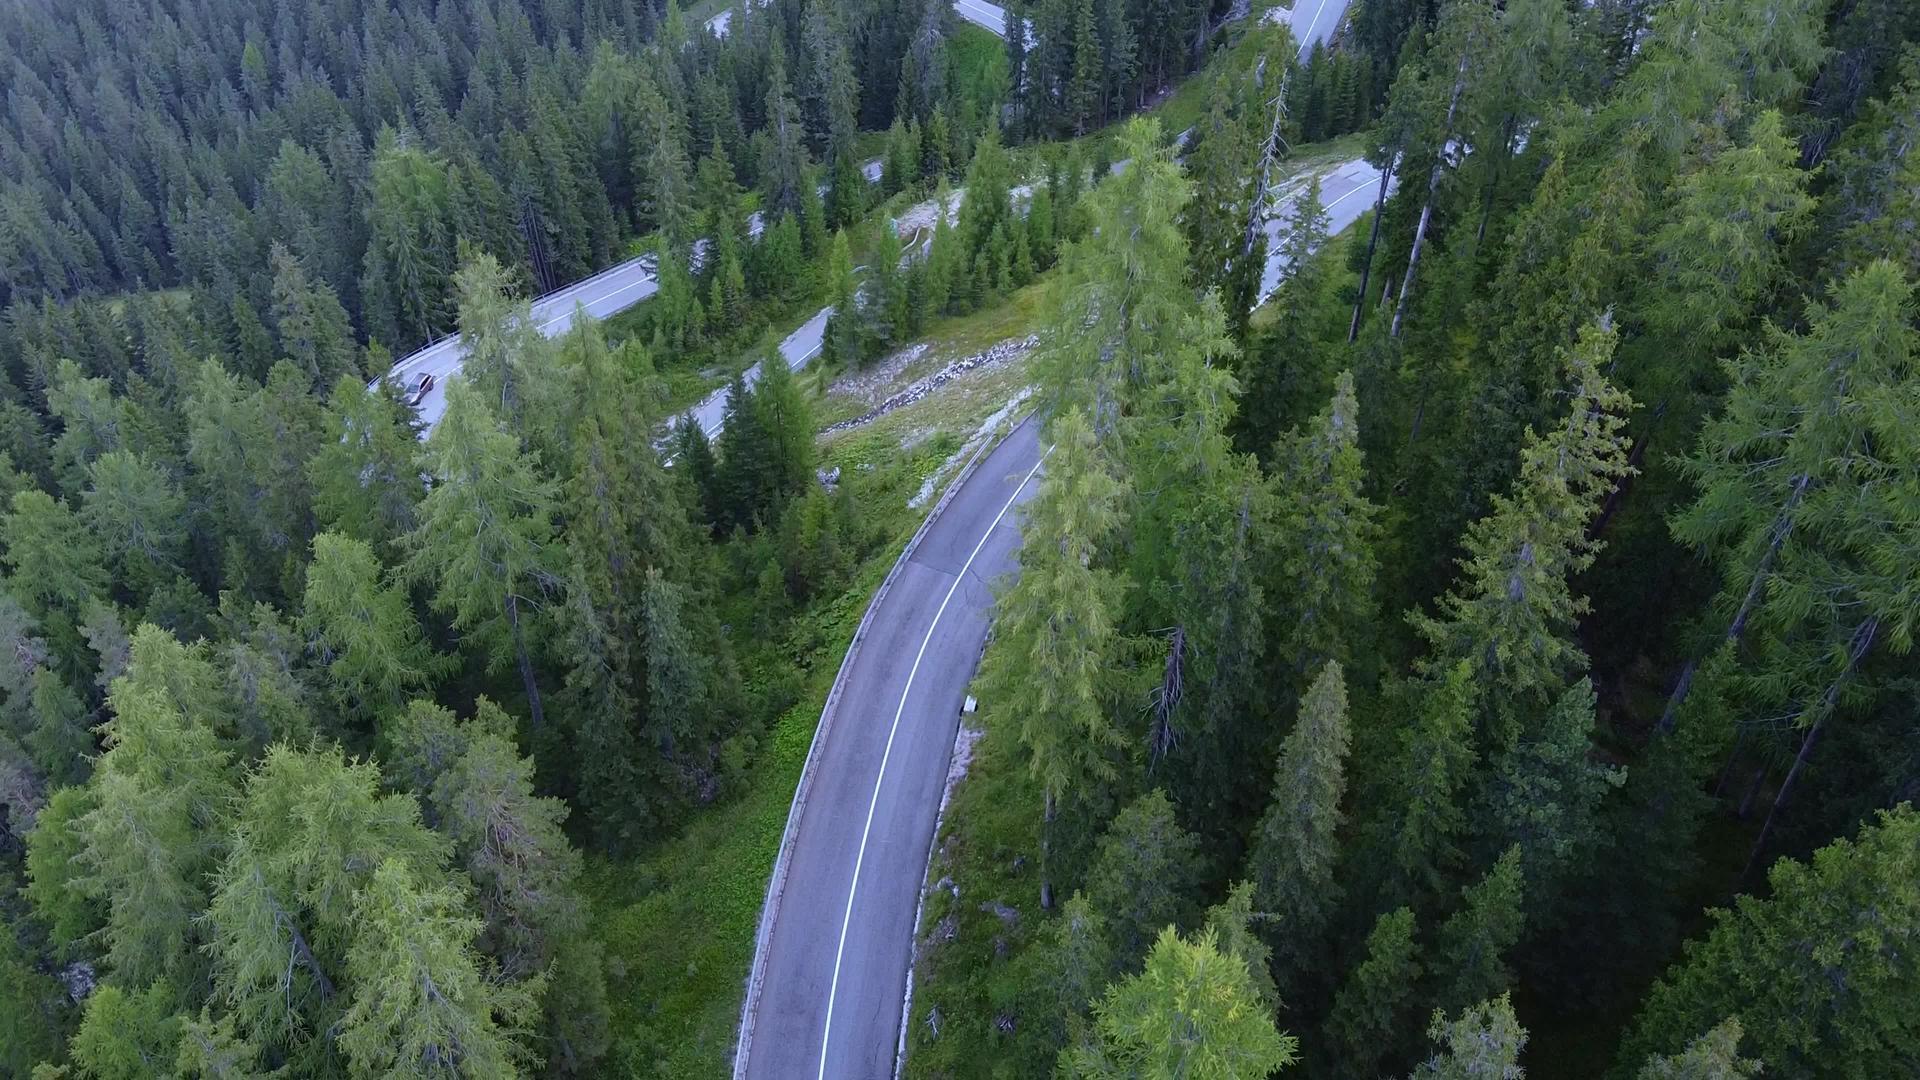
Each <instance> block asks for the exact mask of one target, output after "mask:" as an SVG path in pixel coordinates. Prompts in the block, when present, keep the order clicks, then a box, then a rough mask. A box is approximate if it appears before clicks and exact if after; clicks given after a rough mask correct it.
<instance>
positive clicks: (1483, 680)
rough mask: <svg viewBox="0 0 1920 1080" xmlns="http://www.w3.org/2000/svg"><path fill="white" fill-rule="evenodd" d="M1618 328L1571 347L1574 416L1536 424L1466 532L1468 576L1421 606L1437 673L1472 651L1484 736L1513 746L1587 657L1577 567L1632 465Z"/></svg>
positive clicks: (1487, 743)
mask: <svg viewBox="0 0 1920 1080" xmlns="http://www.w3.org/2000/svg"><path fill="white" fill-rule="evenodd" d="M1614 340H1615V335H1614V333H1613V331H1611V330H1609V329H1603V328H1590V329H1588V330H1587V331H1586V332H1584V333H1583V334H1582V335H1581V340H1580V344H1579V346H1577V347H1576V348H1575V349H1573V350H1571V351H1570V352H1569V353H1568V354H1567V355H1566V358H1565V359H1566V365H1567V384H1568V390H1569V396H1570V397H1571V399H1572V400H1571V401H1570V402H1569V406H1568V409H1567V413H1566V418H1565V420H1564V421H1563V422H1562V423H1561V424H1560V426H1559V427H1557V428H1556V429H1554V430H1552V431H1550V432H1548V433H1547V434H1545V435H1532V436H1530V437H1529V438H1528V439H1527V441H1526V446H1525V447H1524V449H1523V450H1522V451H1521V462H1520V474H1519V478H1518V479H1517V480H1516V481H1515V482H1514V487H1513V490H1512V493H1511V494H1509V495H1504V496H1496V497H1495V499H1494V508H1493V512H1492V513H1491V514H1490V515H1488V516H1487V517H1485V518H1483V519H1481V520H1480V521H1478V522H1475V523H1474V525H1473V527H1472V529H1471V530H1469V532H1468V534H1467V537H1466V548H1467V558H1466V559H1465V560H1464V561H1463V563H1462V566H1461V569H1462V577H1463V580H1462V582H1461V583H1460V584H1458V585H1456V586H1455V587H1454V588H1453V589H1452V590H1450V591H1449V592H1448V593H1447V594H1446V595H1445V596H1443V597H1441V599H1440V602H1439V614H1438V615H1437V616H1428V615H1424V614H1420V613H1415V614H1413V615H1412V616H1410V618H1411V621H1412V622H1413V624H1414V627H1415V629H1417V630H1418V631H1419V633H1420V636H1421V637H1423V638H1425V639H1426V641H1427V643H1428V646H1429V648H1430V653H1429V655H1428V657H1427V659H1425V660H1424V661H1422V663H1421V669H1422V671H1423V672H1424V673H1425V674H1426V676H1427V677H1428V678H1429V679H1432V678H1436V677H1439V676H1440V675H1442V674H1443V673H1444V672H1446V671H1447V670H1449V669H1450V668H1451V667H1452V666H1453V665H1454V664H1455V663H1458V662H1460V661H1463V660H1464V661H1467V662H1468V663H1470V664H1471V665H1472V668H1473V680H1474V682H1475V683H1476V684H1477V685H1478V686H1479V688H1480V693H1481V695H1482V700H1483V701H1484V702H1485V705H1483V706H1482V708H1481V710H1480V713H1481V719H1480V723H1479V728H1480V730H1479V737H1480V745H1481V746H1483V747H1486V748H1489V752H1490V753H1498V752H1502V751H1505V750H1506V749H1508V748H1510V747H1512V746H1513V744H1514V743H1515V741H1516V740H1517V739H1518V738H1519V737H1520V736H1521V734H1522V733H1523V731H1524V730H1525V729H1526V728H1527V726H1528V722H1529V720H1530V718H1531V717H1532V716H1534V715H1537V712H1538V711H1543V710H1544V709H1545V707H1546V706H1547V705H1549V704H1550V703H1551V702H1552V701H1553V699H1554V698H1555V697H1557V696H1558V694H1559V692H1560V691H1561V690H1562V689H1563V688H1564V687H1565V686H1566V685H1567V681H1568V678H1569V675H1570V674H1571V672H1572V671H1574V670H1575V669H1577V668H1578V667H1579V666H1580V665H1581V664H1582V663H1583V661H1584V657H1583V656H1582V655H1581V652H1580V649H1579V646H1578V645H1577V644H1575V642H1574V641H1573V638H1572V622H1573V619H1574V618H1575V617H1577V616H1578V615H1579V614H1581V613H1582V612H1584V611H1585V610H1586V608H1587V604H1586V601H1585V599H1584V598H1582V597H1578V596H1576V595H1574V594H1573V591H1572V588H1571V583H1570V580H1569V579H1570V578H1571V576H1572V575H1573V574H1576V573H1578V572H1580V571H1582V570H1585V569H1586V568H1587V567H1588V566H1589V565H1590V564H1591V563H1592V561H1593V554H1592V553H1593V547H1594V541H1593V540H1592V538H1591V537H1589V535H1588V531H1587V525H1588V523H1589V522H1590V521H1592V520H1593V516H1594V514H1596V513H1597V512H1598V511H1599V508H1600V500H1601V499H1602V498H1603V497H1604V496H1605V495H1606V494H1607V492H1608V491H1610V490H1611V489H1612V487H1613V485H1614V484H1615V483H1616V482H1617V481H1618V480H1619V478H1620V477H1621V476H1622V475H1624V474H1625V472H1626V470H1627V466H1626V439H1625V437H1624V436H1623V435H1622V433H1621V427H1622V426H1623V424H1624V422H1625V421H1624V420H1623V419H1622V414H1624V413H1625V412H1626V411H1627V410H1628V409H1630V408H1631V407H1632V403H1631V401H1630V400H1629V399H1628V398H1627V397H1626V395H1625V394H1623V393H1621V392H1620V391H1619V390H1616V389H1614V387H1613V386H1612V385H1610V384H1609V383H1608V382H1607V380H1606V378H1605V376H1603V375H1602V374H1601V371H1602V369H1603V367H1604V365H1605V364H1606V363H1607V361H1608V360H1609V358H1610V357H1611V356H1612V353H1613V345H1614Z"/></svg>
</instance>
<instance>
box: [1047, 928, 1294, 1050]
mask: <svg viewBox="0 0 1920 1080" xmlns="http://www.w3.org/2000/svg"><path fill="white" fill-rule="evenodd" d="M1094 1011H1095V1021H1094V1031H1095V1040H1094V1041H1090V1042H1088V1043H1086V1044H1083V1045H1081V1046H1077V1047H1075V1048H1073V1050H1072V1051H1071V1052H1070V1053H1068V1054H1066V1055H1063V1057H1062V1071H1063V1072H1064V1074H1065V1075H1067V1076H1070V1077H1075V1078H1080V1080H1106V1078H1115V1080H1117V1078H1120V1077H1141V1078H1143V1080H1145V1078H1151V1080H1173V1078H1175V1077H1190V1078H1192V1080H1232V1078H1235V1077H1246V1076H1267V1075H1269V1074H1271V1073H1273V1072H1275V1071H1277V1070H1279V1069H1281V1068H1283V1067H1285V1066H1286V1065H1288V1064H1290V1063H1292V1062H1293V1060H1294V1057H1295V1052H1296V1046H1297V1043H1296V1041H1295V1040H1294V1038H1293V1037H1292V1036H1290V1035H1282V1034H1280V1032H1279V1031H1278V1030H1276V1029H1275V1028H1274V1026H1273V1016H1272V1014H1271V1012H1270V1011H1269V1010H1268V1009H1267V1008H1266V1007H1265V1006H1264V1005H1262V1004H1261V1002H1260V1000H1259V997H1258V995H1257V994H1256V993H1255V992H1254V988H1253V983H1252V980H1251V978H1250V977H1249V976H1248V974H1247V966H1246V963H1245V961H1243V960H1241V959H1239V958H1238V957H1232V956H1226V955H1222V954H1221V952H1220V950H1219V948H1218V943H1217V942H1216V940H1215V939H1214V936H1213V935H1212V934H1210V933H1209V934H1203V935H1201V936H1200V937H1199V938H1197V939H1195V940H1192V941H1186V940H1182V939H1181V937H1180V936H1179V934H1178V933H1177V932H1175V930H1174V929H1173V927H1171V926H1169V927H1167V928H1166V929H1165V930H1163V931H1162V932H1161V933H1160V936H1159V939H1158V940H1157V941H1156V942H1155V943H1154V945H1153V951H1152V953H1151V954H1149V955H1148V957H1147V965H1146V969H1145V970H1144V971H1142V972H1140V973H1139V974H1138V975H1134V976H1132V977H1131V978H1129V979H1127V980H1126V981H1124V982H1121V983H1117V984H1115V985H1114V986H1113V987H1111V988H1110V989H1109V990H1108V991H1107V994H1106V996H1105V997H1104V998H1102V999H1101V1000H1100V1003H1099V1004H1098V1005H1097V1006H1096V1007H1095V1010H1094Z"/></svg>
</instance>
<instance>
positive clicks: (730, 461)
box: [713, 358, 781, 532]
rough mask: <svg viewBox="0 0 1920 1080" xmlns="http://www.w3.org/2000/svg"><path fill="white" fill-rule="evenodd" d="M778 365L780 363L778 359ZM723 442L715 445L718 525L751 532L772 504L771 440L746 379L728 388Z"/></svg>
mask: <svg viewBox="0 0 1920 1080" xmlns="http://www.w3.org/2000/svg"><path fill="white" fill-rule="evenodd" d="M774 362H775V363H781V361H780V360H779V359H777V358H776V359H775V361H774ZM722 420H723V425H722V427H721V428H720V438H719V439H717V440H715V442H714V451H715V453H716V455H717V456H718V458H719V464H718V465H717V466H715V469H714V478H713V489H714V493H715V506H714V509H715V510H717V511H719V513H718V514H717V515H716V520H715V524H716V525H718V526H719V528H720V529H721V530H723V531H727V532H731V531H733V530H734V529H749V528H754V527H756V523H757V522H762V521H764V520H765V515H766V514H767V511H768V508H769V506H770V504H771V501H772V492H773V487H774V484H773V480H772V477H771V474H770V471H769V470H770V461H771V458H770V454H771V448H770V445H769V441H770V436H769V435H768V433H767V430H766V428H765V427H764V426H763V425H762V423H761V416H760V410H759V409H758V408H757V407H756V406H755V404H754V396H753V391H751V390H749V389H748V388H747V382H746V379H745V378H744V377H741V376H735V377H734V380H733V381H732V382H731V383H729V384H728V385H727V402H726V410H725V412H724V413H722Z"/></svg>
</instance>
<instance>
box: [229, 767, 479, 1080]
mask: <svg viewBox="0 0 1920 1080" xmlns="http://www.w3.org/2000/svg"><path fill="white" fill-rule="evenodd" d="M231 836H232V839H231V842H230V845H229V848H228V851H227V854H226V857H225V859H224V860H223V861H222V863H221V866H220V869H219V872H218V874H217V875H216V876H215V883H214V888H213V894H212V896H211V899H210V903H209V906H208V908H207V923H208V927H209V931H210V934H211V938H212V940H211V942H210V943H209V945H208V947H207V951H208V953H209V955H210V956H211V957H212V959H213V976H214V979H213V983H214V999H215V1000H216V1001H217V1002H218V1003H219V1004H220V1005H221V1006H222V1009H223V1011H224V1012H226V1013H227V1014H228V1015H230V1016H231V1017H232V1018H233V1019H234V1020H235V1022H236V1024H237V1029H238V1031H239V1033H240V1034H241V1035H242V1036H243V1037H244V1038H245V1039H246V1040H247V1041H248V1042H250V1043H251V1044H252V1045H253V1046H255V1047H257V1048H259V1049H261V1050H263V1051H269V1052H271V1053H273V1054H275V1055H283V1054H284V1055H288V1056H290V1057H292V1058H293V1059H294V1060H298V1061H302V1062H304V1063H306V1064H307V1066H308V1067H315V1066H318V1065H319V1064H320V1062H321V1061H323V1060H324V1058H325V1056H326V1054H327V1053H328V1047H327V1035H328V1033H329V1032H330V1031H331V1030H332V1028H333V1026H334V1025H335V1024H336V1023H338V1022H339V1020H340V1018H341V1009H342V1007H343V1004H344V1002H343V999H342V995H343V993H345V992H347V991H348V990H349V988H350V984H348V982H347V979H348V978H349V975H348V972H347V971H346V970H345V969H346V956H347V953H348V951H349V950H350V949H351V948H353V946H354V943H355V942H356V941H357V940H358V938H359V936H360V934H361V933H362V930H363V927H362V925H361V923H360V909H359V908H358V906H357V904H356V901H355V897H356V895H358V894H359V893H361V891H362V890H365V889H366V888H368V887H369V886H370V885H371V883H372V882H371V877H372V873H373V869H374V868H375V867H377V866H379V865H381V864H382V863H384V862H389V861H391V862H393V863H394V864H395V865H400V866H406V867H409V868H410V871H411V872H412V873H414V874H417V875H419V876H420V878H421V879H422V880H433V879H437V878H438V877H439V876H440V875H442V873H443V872H442V870H441V869H440V868H441V865H442V863H443V861H444V859H445V857H446V845H445V843H444V842H443V841H442V840H441V839H440V838H439V837H436V836H435V835H433V833H431V832H429V831H428V830H427V828H426V827H425V826H424V825H422V824H421V822H420V812H419V808H418V807H417V805H416V804H415V802H414V799H413V797H412V796H411V795H408V794H398V795H393V794H384V793H382V792H381V790H380V773H379V770H378V769H377V768H376V767H375V766H374V765H373V764H372V763H371V762H360V763H355V762H350V761H348V760H347V759H346V758H345V757H344V756H343V755H342V754H341V752H340V751H339V750H338V749H330V750H321V749H316V750H311V751H306V750H294V749H291V748H288V747H285V746H276V747H273V748H272V749H270V750H268V751H267V755H266V758H265V759H264V760H263V761H262V762H261V763H260V765H259V766H258V767H257V768H256V769H255V770H254V772H253V774H252V775H251V776H250V777H249V778H248V780H247V784H246V791H245V795H244V797H243V798H241V799H240V800H239V801H238V805H237V807H236V809H235V815H234V821H233V825H232V833H231Z"/></svg>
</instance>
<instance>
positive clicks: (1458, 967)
mask: <svg viewBox="0 0 1920 1080" xmlns="http://www.w3.org/2000/svg"><path fill="white" fill-rule="evenodd" d="M1524 884H1525V879H1523V878H1522V877H1521V876H1520V851H1519V849H1518V848H1509V849H1508V850H1507V852H1506V853H1505V854H1504V855H1501V856H1500V859H1499V861H1498V862H1495V863H1494V864H1493V868H1492V869H1490V870H1488V871H1487V875H1486V877H1483V878H1481V879H1480V880H1479V881H1478V882H1476V883H1474V884H1473V885H1470V886H1468V887H1467V888H1465V889H1462V890H1461V891H1460V895H1461V898H1462V901H1461V906H1460V910H1458V911H1456V912H1454V913H1453V915H1452V917H1450V918H1449V919H1447V921H1446V922H1444V923H1441V924H1440V934H1439V941H1438V944H1437V946H1436V947H1435V949H1434V957H1433V968H1432V971H1433V974H1434V977H1435V979H1436V980H1437V985H1436V988H1435V993H1434V1000H1435V1001H1436V1002H1437V1003H1438V1006H1439V1008H1440V1009H1445V1010H1453V1009H1465V1008H1467V1007H1468V1006H1469V1005H1470V1004H1471V1003H1473V1002H1476V1001H1484V1000H1486V999H1487V998H1489V997H1492V996H1493V995H1495V994H1503V993H1505V991H1506V989H1507V987H1508V986H1509V985H1511V984H1512V982H1513V972H1512V970H1511V969H1510V968H1509V967H1508V966H1507V954H1508V953H1509V952H1510V951H1511V950H1512V949H1513V947H1514V945H1515V944H1517V943H1518V942H1519V940H1520V933H1521V930H1522V928H1523V926H1524V925H1525V917H1524V915H1523V914H1522V906H1521V905H1522V896H1523V889H1524Z"/></svg>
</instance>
